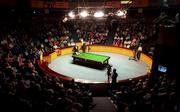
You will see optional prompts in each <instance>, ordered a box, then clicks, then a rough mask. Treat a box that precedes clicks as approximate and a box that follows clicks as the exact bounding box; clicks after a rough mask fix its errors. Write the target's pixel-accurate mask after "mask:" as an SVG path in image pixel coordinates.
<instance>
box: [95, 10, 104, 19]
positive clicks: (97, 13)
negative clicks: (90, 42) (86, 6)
mask: <svg viewBox="0 0 180 112" xmlns="http://www.w3.org/2000/svg"><path fill="white" fill-rule="evenodd" d="M103 16H104V12H102V11H97V12H95V13H94V17H97V18H100V17H103Z"/></svg>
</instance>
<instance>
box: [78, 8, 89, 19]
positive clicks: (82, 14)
mask: <svg viewBox="0 0 180 112" xmlns="http://www.w3.org/2000/svg"><path fill="white" fill-rule="evenodd" d="M88 15H89V14H88V12H87V11H86V10H84V11H82V12H81V13H80V16H81V17H83V18H85V17H87V16H88Z"/></svg>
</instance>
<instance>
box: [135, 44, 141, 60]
mask: <svg viewBox="0 0 180 112" xmlns="http://www.w3.org/2000/svg"><path fill="white" fill-rule="evenodd" d="M141 52H142V46H141V44H140V45H139V47H138V49H137V56H136V57H137V59H138V60H139V59H140V56H141Z"/></svg>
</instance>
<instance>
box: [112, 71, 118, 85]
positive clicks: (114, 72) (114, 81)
mask: <svg viewBox="0 0 180 112" xmlns="http://www.w3.org/2000/svg"><path fill="white" fill-rule="evenodd" d="M117 77H118V74H117V72H116V69H113V73H112V84H116V83H117Z"/></svg>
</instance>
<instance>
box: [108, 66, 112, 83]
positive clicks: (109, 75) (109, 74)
mask: <svg viewBox="0 0 180 112" xmlns="http://www.w3.org/2000/svg"><path fill="white" fill-rule="evenodd" d="M111 73H112V68H111V65H108V67H107V76H108V80H107V81H108V83H109V82H110V78H111Z"/></svg>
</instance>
